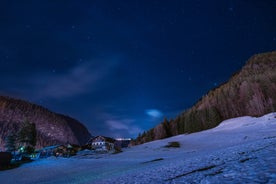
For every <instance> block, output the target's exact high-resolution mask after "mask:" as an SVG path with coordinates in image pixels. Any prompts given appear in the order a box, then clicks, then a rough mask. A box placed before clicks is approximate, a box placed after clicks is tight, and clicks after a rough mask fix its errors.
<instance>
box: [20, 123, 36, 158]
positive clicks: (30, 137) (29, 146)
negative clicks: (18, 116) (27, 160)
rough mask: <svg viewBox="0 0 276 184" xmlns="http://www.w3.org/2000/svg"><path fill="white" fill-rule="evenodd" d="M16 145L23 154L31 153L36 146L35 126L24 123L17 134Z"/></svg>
mask: <svg viewBox="0 0 276 184" xmlns="http://www.w3.org/2000/svg"><path fill="white" fill-rule="evenodd" d="M17 136H18V144H19V146H20V147H21V149H23V152H26V153H32V152H33V151H34V147H35V145H36V126H35V124H34V123H30V122H29V121H24V122H23V123H22V126H21V129H20V130H19V132H18V133H17Z"/></svg>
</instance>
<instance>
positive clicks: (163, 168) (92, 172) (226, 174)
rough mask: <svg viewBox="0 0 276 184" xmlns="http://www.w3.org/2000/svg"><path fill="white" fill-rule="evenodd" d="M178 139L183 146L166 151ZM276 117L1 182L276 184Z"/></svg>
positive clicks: (40, 167)
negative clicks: (170, 143)
mask: <svg viewBox="0 0 276 184" xmlns="http://www.w3.org/2000/svg"><path fill="white" fill-rule="evenodd" d="M173 141H177V142H179V143H180V145H181V147H180V148H166V147H165V146H166V145H167V144H168V143H169V142H173ZM275 163H276V113H270V114H267V115H265V116H263V117H259V118H254V117H240V118H234V119H229V120H226V121H224V122H222V123H221V124H220V125H219V126H218V127H216V128H213V129H210V130H206V131H202V132H198V133H193V134H187V135H179V136H175V137H171V138H168V139H163V140H158V141H154V142H150V143H146V144H143V145H139V146H135V147H132V148H128V149H125V150H124V152H123V153H120V154H115V155H113V154H103V155H97V154H93V153H92V152H90V151H88V150H85V151H83V152H80V153H79V154H78V155H77V156H75V157H71V158H55V157H50V158H47V159H40V160H37V161H34V162H31V163H29V164H25V165H22V166H20V167H19V168H16V169H13V170H7V171H1V172H0V181H1V183H6V184H9V183H23V184H24V183H26V184H27V183H28V184H29V183H45V184H48V183H61V184H62V183H79V184H83V183H89V184H90V183H99V184H101V183H103V184H104V183H118V184H119V183H120V184H121V183H159V184H162V183H202V184H204V183H206V184H207V183H271V184H272V183H276V165H275Z"/></svg>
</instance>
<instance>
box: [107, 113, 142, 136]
mask: <svg viewBox="0 0 276 184" xmlns="http://www.w3.org/2000/svg"><path fill="white" fill-rule="evenodd" d="M105 124H106V126H107V128H108V129H109V130H110V131H111V132H114V136H117V137H122V136H123V135H124V136H126V135H128V136H130V137H133V136H134V137H135V136H137V135H138V134H139V133H141V132H142V131H143V130H142V129H141V128H140V127H139V126H137V123H136V122H135V120H134V119H118V118H114V117H113V118H111V119H107V120H106V121H105Z"/></svg>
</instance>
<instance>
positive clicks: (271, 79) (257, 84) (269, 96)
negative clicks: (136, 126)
mask: <svg viewBox="0 0 276 184" xmlns="http://www.w3.org/2000/svg"><path fill="white" fill-rule="evenodd" d="M275 111H276V51H274V52H268V53H263V54H257V55H254V56H253V57H251V58H250V59H249V60H248V62H247V64H246V65H245V66H244V67H243V68H242V69H241V70H240V71H239V72H238V73H236V74H234V75H233V76H232V77H231V79H230V80H229V81H228V82H227V83H224V84H222V85H221V86H219V87H217V88H215V89H213V90H211V91H210V92H208V94H207V95H205V96H203V97H202V98H201V99H200V100H199V101H198V102H197V103H196V104H195V105H194V106H192V107H191V108H190V109H189V110H187V111H185V112H183V113H181V114H180V115H179V116H177V117H176V118H175V119H174V120H170V121H168V120H166V119H165V120H164V122H162V123H161V124H159V125H158V126H156V127H155V128H153V129H151V130H149V131H147V132H145V133H144V134H143V135H140V136H139V137H138V138H137V140H136V143H138V144H139V143H143V142H148V141H152V140H157V139H162V138H166V137H170V136H173V135H178V134H183V133H192V132H197V131H201V130H206V129H210V128H213V127H215V126H217V125H218V124H219V123H220V122H222V121H223V120H225V119H229V118H234V117H240V116H247V115H248V116H262V115H264V114H267V113H270V112H275Z"/></svg>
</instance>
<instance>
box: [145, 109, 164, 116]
mask: <svg viewBox="0 0 276 184" xmlns="http://www.w3.org/2000/svg"><path fill="white" fill-rule="evenodd" d="M145 113H146V114H147V115H148V116H150V117H151V118H160V117H162V116H163V113H162V112H161V111H160V110H158V109H147V110H145Z"/></svg>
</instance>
